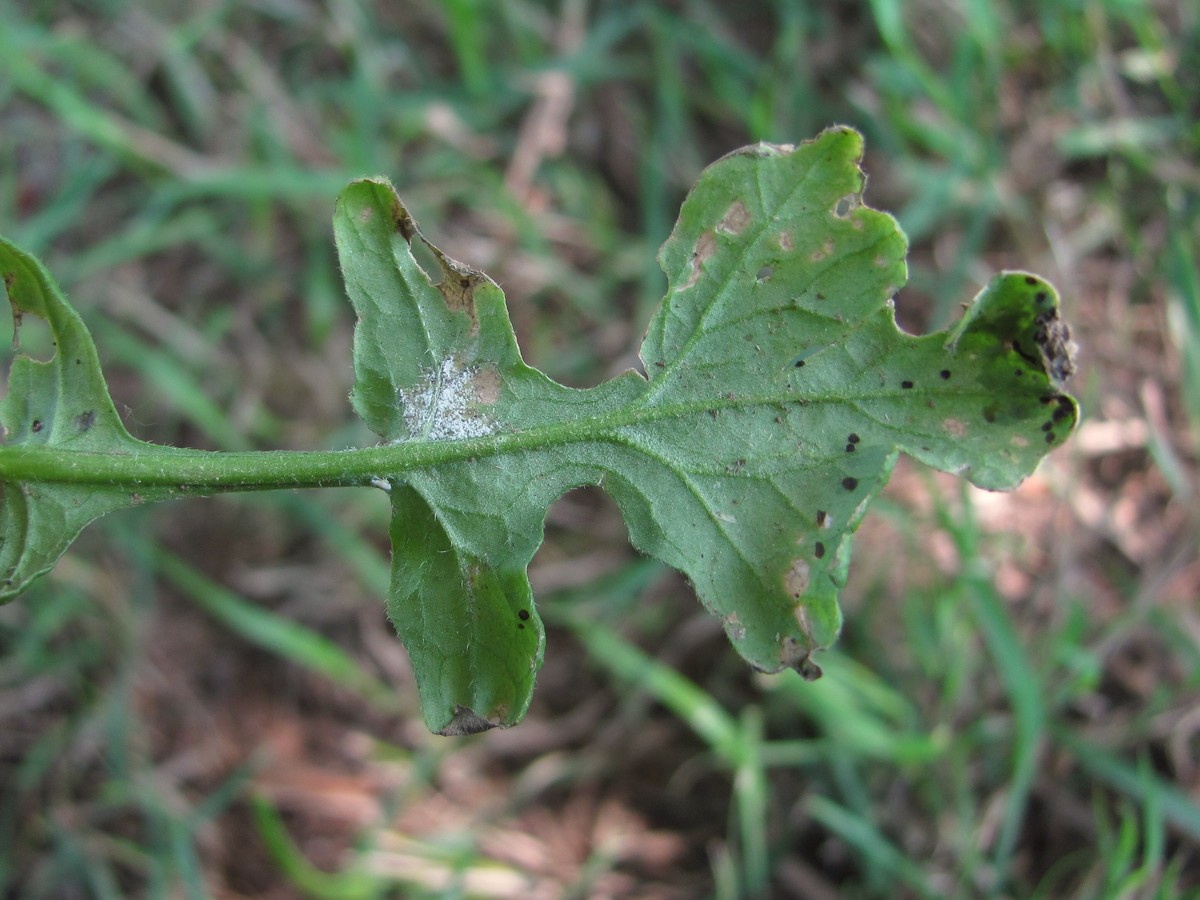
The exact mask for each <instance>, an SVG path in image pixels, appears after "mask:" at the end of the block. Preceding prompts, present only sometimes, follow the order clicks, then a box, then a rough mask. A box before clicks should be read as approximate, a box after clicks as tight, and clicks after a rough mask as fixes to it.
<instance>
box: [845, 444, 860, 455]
mask: <svg viewBox="0 0 1200 900" xmlns="http://www.w3.org/2000/svg"><path fill="white" fill-rule="evenodd" d="M856 449H858V448H856V447H855V446H854V445H853V444H847V445H846V452H847V453H853V452H854V451H855V450H856Z"/></svg>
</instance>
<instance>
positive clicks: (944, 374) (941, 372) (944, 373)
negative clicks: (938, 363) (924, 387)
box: [938, 369, 950, 381]
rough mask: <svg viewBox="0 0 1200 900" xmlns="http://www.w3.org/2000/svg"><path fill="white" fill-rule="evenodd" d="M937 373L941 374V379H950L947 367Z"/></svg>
mask: <svg viewBox="0 0 1200 900" xmlns="http://www.w3.org/2000/svg"><path fill="white" fill-rule="evenodd" d="M938 374H939V375H941V376H942V381H949V380H950V370H949V369H942V371H940V372H938Z"/></svg>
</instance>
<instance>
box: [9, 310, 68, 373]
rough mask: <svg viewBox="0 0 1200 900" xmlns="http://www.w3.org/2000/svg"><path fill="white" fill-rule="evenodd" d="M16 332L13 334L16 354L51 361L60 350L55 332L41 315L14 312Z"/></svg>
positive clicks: (13, 345)
mask: <svg viewBox="0 0 1200 900" xmlns="http://www.w3.org/2000/svg"><path fill="white" fill-rule="evenodd" d="M13 315H14V317H15V320H16V321H15V327H16V333H15V334H14V335H13V343H12V347H13V348H14V354H13V355H14V356H28V357H29V358H30V359H34V360H37V361H38V362H49V361H50V360H52V359H54V354H55V353H57V352H58V346H57V344H56V343H55V341H54V332H53V331H51V330H50V325H49V323H48V322H46V320H45V319H43V318H42V317H41V316H35V315H34V314H33V313H17V312H16V311H15V310H14V312H13Z"/></svg>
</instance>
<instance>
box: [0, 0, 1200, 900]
mask: <svg viewBox="0 0 1200 900" xmlns="http://www.w3.org/2000/svg"><path fill="white" fill-rule="evenodd" d="M0 23H2V25H0V231H2V232H3V233H4V234H5V235H6V236H8V237H9V238H11V239H13V240H15V241H17V242H18V243H20V244H21V245H23V246H24V247H25V248H26V249H29V250H31V251H34V252H36V253H38V254H40V255H41V256H42V257H43V258H44V259H45V261H46V262H47V264H48V265H49V267H50V269H51V271H53V272H54V273H55V275H56V277H57V278H58V279H59V280H60V282H61V283H62V284H63V286H64V287H65V289H66V290H67V292H68V294H69V295H70V296H71V298H72V300H73V302H74V303H75V304H76V305H77V306H78V308H79V309H80V310H81V312H82V314H83V316H84V318H85V320H86V321H87V322H88V323H89V325H90V327H91V328H92V331H93V333H94V335H95V337H96V340H97V343H98V345H99V348H100V353H101V357H102V359H103V360H104V363H105V365H106V370H107V372H108V374H109V377H110V381H111V385H112V390H113V394H114V399H115V400H116V402H117V405H118V408H119V409H120V410H121V411H122V412H123V414H124V415H125V417H126V420H127V422H128V425H129V427H130V429H131V431H133V432H134V433H135V434H137V435H138V436H140V437H143V438H145V439H148V440H155V441H160V442H165V443H171V444H180V445H188V446H196V447H206V448H221V449H235V448H237V449H241V448H264V449H265V448H278V447H283V448H332V447H344V446H349V445H352V444H356V443H359V444H361V443H370V442H372V441H373V438H372V436H371V435H370V434H368V433H367V432H366V429H365V427H364V426H362V425H361V424H359V423H357V422H356V421H355V420H354V418H353V416H352V414H351V412H350V409H349V404H348V403H347V402H346V394H347V391H348V390H349V387H350V383H351V378H352V374H351V369H350V354H349V348H350V338H351V329H352V325H353V323H352V317H351V314H350V309H349V306H348V304H347V303H346V302H345V301H344V299H343V296H342V290H341V286H340V283H339V279H338V273H337V269H336V261H335V258H334V254H333V247H332V241H331V234H330V224H329V223H330V216H331V212H332V204H333V200H334V198H335V196H336V194H337V192H338V190H339V189H340V188H341V187H342V185H343V184H344V183H345V182H346V181H348V180H349V179H351V178H353V177H356V176H359V175H365V174H384V175H387V176H389V177H391V178H392V179H393V180H394V181H395V183H396V185H397V187H398V188H399V189H400V191H401V193H402V195H403V196H404V197H405V199H406V201H407V202H408V203H409V205H410V208H412V209H413V210H414V211H415V212H416V214H417V215H418V217H419V218H420V219H421V221H422V222H423V225H424V227H425V230H426V231H427V232H428V233H429V235H430V236H431V237H432V238H433V239H434V240H435V241H437V242H438V243H439V244H440V245H441V246H442V247H444V248H445V249H446V250H447V252H449V253H450V254H451V255H453V256H455V257H457V258H460V259H462V260H464V261H466V262H469V263H470V264H472V265H475V266H478V267H481V268H484V269H486V270H487V271H488V272H489V273H490V274H491V275H493V276H494V277H495V278H496V279H497V280H498V281H499V282H500V283H501V284H502V285H503V286H504V287H505V289H506V291H507V293H508V296H509V301H510V305H511V309H512V318H513V321H514V324H515V325H516V328H517V331H518V335H519V337H520V339H521V342H522V346H523V347H524V348H525V352H526V356H527V358H528V359H529V360H530V361H531V362H532V363H533V364H535V365H538V366H539V367H542V368H543V369H545V370H546V371H548V372H549V373H550V374H551V375H553V376H555V377H556V378H559V379H560V380H563V381H566V382H568V383H573V384H590V383H595V382H596V381H598V380H600V379H602V378H606V377H609V376H610V375H612V374H613V373H615V372H617V371H620V370H622V369H624V368H627V367H628V366H630V365H631V364H632V363H633V361H634V354H635V352H636V348H637V344H638V342H639V339H640V336H641V332H642V329H643V328H644V327H645V324H646V322H647V321H648V319H649V316H650V313H651V311H652V310H653V308H654V307H655V305H656V304H657V303H658V301H659V299H660V297H661V293H662V290H663V287H664V280H663V278H662V276H661V274H660V273H659V271H658V269H657V266H656V264H655V262H654V253H655V251H656V249H657V247H658V245H659V244H660V243H661V242H662V240H663V239H664V238H665V237H666V235H667V233H668V231H669V230H670V227H671V225H672V223H673V221H674V217H675V213H676V211H677V209H678V205H679V203H680V201H681V199H682V197H683V195H684V193H685V192H686V190H687V188H688V187H689V186H690V184H691V183H692V182H693V181H694V179H695V178H696V176H697V174H698V173H699V171H700V169H701V168H702V167H703V166H704V165H705V164H707V163H708V162H711V161H712V160H713V159H715V158H716V157H718V156H720V155H721V154H723V153H725V152H728V151H729V150H732V149H734V148H736V147H738V146H740V145H743V144H745V143H748V142H751V141H757V140H769V141H778V142H794V141H797V140H802V139H805V138H808V137H811V136H813V135H814V134H816V133H817V132H818V131H819V130H820V129H821V128H823V127H825V126H826V125H829V124H832V123H847V124H850V125H853V126H855V127H857V128H859V129H860V130H862V131H863V132H864V133H865V135H866V138H867V146H868V152H867V157H866V160H865V168H866V170H867V172H868V173H869V175H870V184H869V186H868V191H867V195H866V196H867V200H868V202H870V203H871V204H872V205H874V206H877V207H880V208H884V209H888V210H890V211H892V212H894V213H895V214H896V215H897V216H898V217H899V218H900V221H901V223H902V225H903V226H904V228H905V230H906V231H907V233H908V234H909V236H910V238H911V241H912V256H911V282H910V285H909V286H908V287H907V288H906V289H905V290H904V291H903V292H902V294H901V296H900V297H899V299H898V312H899V317H900V319H901V321H902V322H904V323H906V324H907V325H908V327H910V328H911V329H913V330H917V329H926V328H933V327H942V326H944V325H946V324H947V323H948V322H950V321H952V320H953V318H954V316H955V315H956V312H957V307H958V304H959V303H960V302H962V301H964V300H966V299H968V298H969V297H970V296H971V295H972V294H973V292H974V291H975V290H976V289H977V288H978V287H979V286H980V285H982V284H983V283H984V282H985V281H986V280H987V279H988V277H989V276H990V275H991V274H992V273H994V272H995V271H996V270H997V269H1000V268H1004V267H1014V266H1020V267H1024V268H1028V269H1032V270H1034V271H1037V272H1039V273H1041V274H1044V275H1046V276H1048V277H1050V278H1051V279H1052V280H1053V281H1054V282H1055V283H1056V284H1057V285H1058V286H1059V288H1060V290H1061V291H1062V293H1063V295H1064V298H1065V310H1066V314H1067V316H1068V318H1069V319H1070V320H1071V321H1072V322H1073V323H1074V325H1075V328H1076V336H1077V338H1078V339H1079V342H1080V344H1081V345H1082V348H1083V353H1082V360H1081V361H1082V365H1081V371H1080V374H1079V375H1078V376H1077V378H1076V381H1075V382H1074V383H1073V388H1074V391H1075V393H1076V394H1078V395H1079V396H1080V397H1081V399H1082V401H1083V406H1084V410H1085V421H1084V423H1083V425H1082V427H1081V429H1080V431H1079V433H1078V434H1077V435H1076V437H1075V438H1074V439H1073V440H1072V441H1071V442H1070V443H1069V444H1068V445H1067V446H1066V447H1065V448H1063V449H1062V450H1060V451H1057V452H1056V453H1055V454H1053V456H1052V457H1051V458H1049V459H1048V460H1047V461H1046V462H1045V463H1044V464H1043V466H1042V468H1041V469H1040V471H1039V474H1038V475H1037V476H1035V477H1034V478H1031V479H1030V480H1029V481H1028V482H1027V483H1026V484H1025V485H1024V486H1023V487H1022V488H1021V489H1020V490H1019V491H1018V492H1016V493H1014V494H1012V495H988V494H983V493H981V492H978V491H974V490H971V489H967V488H964V487H963V486H961V485H960V484H958V483H956V482H955V481H954V480H953V479H947V478H942V477H940V476H935V475H932V474H930V473H928V472H926V471H923V470H921V469H920V468H919V467H917V466H915V465H909V466H902V467H901V468H900V469H899V470H898V473H897V476H896V478H895V479H894V482H893V484H892V486H891V487H890V488H889V490H888V492H887V494H886V496H885V497H884V498H883V499H882V500H881V502H879V503H878V504H877V505H876V508H875V512H874V514H873V515H872V516H869V517H868V521H867V523H866V524H865V525H864V526H863V528H862V530H861V532H860V535H859V540H858V546H857V548H856V549H857V552H856V558H855V562H854V566H853V569H852V575H851V582H850V585H849V587H848V589H847V591H846V593H845V597H844V605H845V608H846V614H847V626H846V631H845V634H844V636H843V639H842V641H841V642H840V644H839V645H838V647H837V648H836V649H835V650H834V651H832V652H830V653H828V654H826V655H825V657H824V659H823V661H822V664H823V665H824V667H825V671H826V677H825V678H824V679H823V680H821V681H819V682H817V683H815V684H806V683H803V682H801V681H800V680H799V679H798V678H796V677H793V676H791V675H790V673H789V675H787V676H773V677H763V676H758V675H755V674H753V673H751V672H749V671H748V670H747V669H746V668H745V666H744V665H743V664H742V663H741V662H740V661H739V660H738V658H737V657H736V655H735V654H734V653H733V652H732V650H730V649H729V648H728V647H727V645H726V642H725V640H724V638H723V636H722V635H721V632H720V629H719V627H718V626H717V624H716V623H715V621H713V620H710V618H709V617H708V616H707V615H706V614H704V613H703V611H702V610H701V609H700V608H699V606H698V604H696V603H695V601H694V599H693V598H692V597H691V594H690V592H689V590H688V587H687V585H686V584H684V583H683V582H682V581H681V580H680V579H679V578H678V577H676V576H674V575H672V574H671V573H669V572H667V571H665V570H663V569H662V568H661V567H659V566H658V565H656V564H653V563H650V562H648V561H646V560H642V559H639V558H638V557H637V556H636V555H635V554H634V553H632V551H630V550H629V548H628V546H627V544H626V539H625V536H624V531H623V528H622V525H621V522H620V519H619V516H618V515H617V514H616V512H615V510H614V508H613V506H612V505H611V503H609V501H607V499H606V498H605V497H604V496H603V495H602V494H599V493H597V492H593V491H579V492H575V493H572V494H570V495H568V496H567V497H566V498H564V499H563V500H561V501H559V503H558V504H556V505H555V506H554V507H553V508H552V510H551V514H550V519H549V522H548V526H547V542H546V545H545V547H544V548H543V549H542V551H540V553H539V555H538V557H537V558H536V560H535V562H534V567H533V577H534V580H535V590H536V591H537V592H538V596H539V602H540V606H541V608H542V610H543V612H544V615H545V617H546V620H547V622H548V623H549V629H550V633H549V644H548V649H547V662H546V665H545V668H544V669H543V672H542V675H541V677H540V680H539V690H538V694H537V696H536V699H535V701H534V705H533V708H532V710H531V712H530V714H529V717H528V719H527V721H526V722H525V723H524V724H522V725H521V726H520V727H518V728H515V729H512V730H510V731H506V732H503V733H499V732H493V733H489V734H487V735H482V736H479V737H477V738H473V739H444V738H437V737H431V736H430V735H428V734H427V733H425V731H424V729H423V726H422V725H421V721H420V717H419V714H418V711H417V709H416V706H415V703H416V690H415V687H414V685H413V684H412V680H411V674H410V672H409V670H408V668H407V664H406V661H405V657H404V654H403V651H402V650H401V648H400V647H399V645H398V643H397V642H396V640H395V639H394V637H393V636H392V634H391V630H390V627H389V626H388V624H387V623H386V621H385V618H384V614H383V604H382V597H383V593H384V590H385V588H386V581H387V548H386V519H387V510H386V504H385V502H384V500H383V498H382V496H376V494H377V492H370V491H326V492H314V493H311V494H304V495H291V494H286V493H281V494H272V495H263V496H248V497H239V498H222V499H214V500H193V501H188V502H186V503H179V504H173V505H165V506H160V507H153V508H147V509H139V510H132V511H129V512H126V513H123V514H120V515H114V516H111V517H109V518H108V519H106V520H104V521H103V522H102V523H100V524H98V525H95V526H92V527H91V528H90V529H89V530H88V531H87V532H85V534H84V536H83V538H82V539H81V540H80V542H78V543H77V544H76V545H75V547H74V548H73V549H72V550H71V551H70V552H69V553H68V554H67V556H66V557H65V558H64V559H63V561H62V562H61V563H60V564H59V565H58V567H57V568H56V569H55V570H54V572H53V573H52V574H51V575H50V576H49V577H48V578H47V579H45V580H44V581H43V582H42V583H41V584H40V585H39V586H38V587H37V588H36V589H34V590H32V591H30V592H29V593H28V595H27V596H25V597H23V598H22V599H20V600H18V601H16V602H14V603H12V604H10V605H8V606H6V607H4V608H3V609H0V895H3V896H9V897H22V898H25V897H31V898H35V897H52V898H73V897H104V898H109V897H112V898H116V897H132V896H147V897H186V898H193V897H196V898H201V897H271V898H274V897H280V898H283V897H295V896H312V897H322V898H374V897H423V896H428V897H533V898H541V897H546V898H557V897H580V898H582V897H655V898H659V897H663V898H665V897H680V898H683V897H697V896H715V897H720V898H732V897H741V896H762V897H804V898H817V900H824V898H835V897H863V898H868V897H880V898H885V897H886V898H892V897H1038V898H1058V897H1081V898H1082V897H1105V898H1108V897H1120V898H1141V897H1163V898H1169V897H1186V896H1200V851H1198V846H1200V845H1198V842H1200V606H1198V597H1200V559H1198V554H1197V535H1198V533H1200V504H1198V503H1197V499H1198V498H1197V451H1198V450H1200V269H1198V262H1197V257H1198V254H1200V250H1198V247H1200V162H1198V161H1200V121H1198V120H1200V9H1197V7H1196V6H1195V5H1194V4H1190V3H1184V2H1165V0H1164V2H1152V0H1047V2H1038V3H1034V2H1018V0H915V2H911V3H901V2H899V0H873V2H870V3H867V4H815V3H799V2H788V0H774V2H763V3H757V4H746V3H741V2H736V3H735V2H733V0H675V2H670V3H661V4H650V3H635V2H632V0H607V2H604V0H590V2H588V0H560V2H548V0H547V2H533V0H505V2H504V3H494V4H493V3H485V2H482V0H445V2H443V3H436V2H432V0H410V2H405V3H395V4H387V3H367V2H359V0H324V2H322V0H257V2H253V3H231V2H221V0H201V2H191V3H182V2H168V3H156V4H151V3H144V2H125V0H105V2H100V3H82V2H53V3H51V2H37V0H33V2H30V0H25V2H21V3H17V2H15V0H0ZM23 336H24V335H23Z"/></svg>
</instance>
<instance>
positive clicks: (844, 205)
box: [833, 194, 859, 219]
mask: <svg viewBox="0 0 1200 900" xmlns="http://www.w3.org/2000/svg"><path fill="white" fill-rule="evenodd" d="M858 202H859V201H858V194H847V195H846V196H845V197H842V198H841V199H840V200H838V202H837V203H835V204H833V214H834V215H835V216H837V217H838V218H839V219H844V218H846V217H847V216H849V215H850V213H852V212H854V210H855V209H857V208H858Z"/></svg>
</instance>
